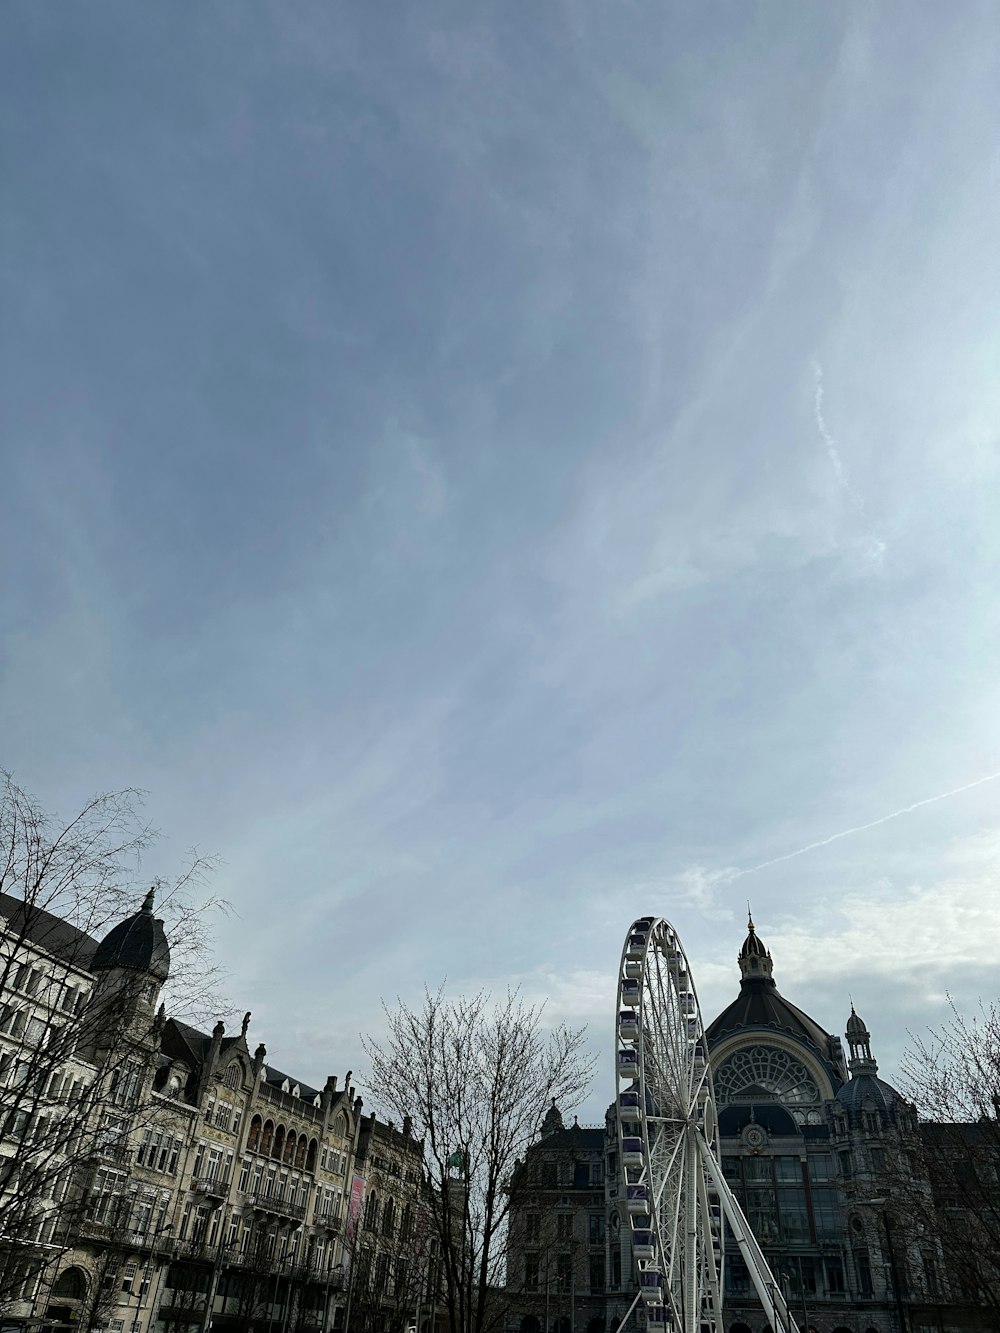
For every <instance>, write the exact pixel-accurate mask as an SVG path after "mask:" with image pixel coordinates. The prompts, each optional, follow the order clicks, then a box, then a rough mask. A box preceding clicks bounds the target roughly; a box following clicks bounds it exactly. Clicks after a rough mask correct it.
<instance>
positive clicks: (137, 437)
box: [0, 0, 1000, 1121]
mask: <svg viewBox="0 0 1000 1333" xmlns="http://www.w3.org/2000/svg"><path fill="white" fill-rule="evenodd" d="M998 124H1000V10H998V9H997V6H996V5H995V4H992V3H990V2H989V0H986V2H985V3H975V2H974V0H961V3H958V4H955V5H939V4H922V5H913V4H911V3H905V2H904V0H899V3H864V4H860V3H858V4H851V3H845V4H841V5H826V6H820V5H802V4H795V3H792V2H791V0H786V2H785V3H766V2H764V3H758V4H748V3H745V2H744V0H739V2H736V0H733V2H732V3H722V2H720V0H706V3H702V4H698V5H688V4H682V3H663V2H662V0H655V2H654V0H648V2H646V0H622V3H618V4H615V5H606V4H603V3H598V0H550V3H545V4H535V5H510V4H504V3H486V2H482V3H480V2H479V0H462V3H458V2H457V0H426V3H422V4H420V5H411V4H404V3H400V2H399V0H387V2H386V3H384V4H378V5H371V4H366V3H361V2H359V0H347V3H344V4H338V5H332V4H330V3H328V0H316V2H315V3H313V2H312V0H288V2H282V3H277V2H276V0H274V2H272V3H263V2H262V0H244V2H243V3H241V4H239V5H233V4H227V3H221V2H220V0H198V3H192V2H191V0H173V2H172V3H170V4H160V5H141V6H137V5H135V4H133V3H131V2H130V0H122V2H118V0H87V2H86V3H80V4H75V5H65V4H62V3H55V0H7V2H6V3H5V4H4V5H3V6H2V9H0V152H2V161H3V171H2V180H3V184H2V187H0V189H2V193H0V414H2V415H0V503H2V514H3V523H2V525H0V559H2V569H3V577H2V580H0V624H2V626H3V631H2V635H0V765H2V766H3V767H6V768H7V769H9V770H11V771H12V772H13V774H14V776H15V778H16V779H17V780H18V781H19V782H20V783H21V784H22V785H23V786H25V787H27V788H28V789H29V790H31V791H32V792H33V793H34V794H35V795H36V796H37V797H38V798H39V799H40V800H41V801H42V803H43V804H44V805H45V806H47V807H48V808H50V809H52V810H54V811H57V812H59V813H61V814H63V815H65V816H68V815H70V814H71V813H73V812H74V811H75V810H76V809H78V808H79V806H80V805H81V804H82V803H83V801H84V800H85V799H86V798H87V797H88V796H89V795H91V794H92V793H93V792H95V791H101V790H107V789H115V788H120V787H126V786H136V787H141V788H143V789H144V790H145V791H146V793H147V797H146V811H147V814H148V816H149V818H150V819H151V821H152V822H153V823H154V824H155V825H156V826H157V827H158V828H159V829H161V830H162V835H163V836H162V838H161V839H160V841H159V843H158V844H157V846H156V848H155V849H154V851H153V852H152V853H151V854H149V855H147V857H146V859H145V861H144V864H143V866H142V868H141V874H140V879H142V878H143V877H146V878H151V877H154V876H162V877H164V878H166V879H169V878H171V877H172V876H174V875H176V874H177V873H179V871H180V870H181V869H182V867H183V865H184V863H185V857H186V855H187V853H188V849H189V848H192V847H195V848H197V849H199V851H201V852H202V853H208V854H214V855H215V856H217V857H218V859H219V868H218V869H217V871H216V873H215V875H214V877H213V880H212V889H213V890H214V891H215V892H217V893H220V894H222V895H223V896H224V897H226V898H228V899H229V900H230V901H231V902H232V904H233V908H234V913H233V915H232V916H231V917H230V918H229V919H228V920H226V921H224V922H223V923H222V924H221V927H220V929H219V932H218V941H217V952H218V955H219V957H220V960H221V961H222V962H223V963H224V965H225V966H226V967H227V968H228V969H229V973H230V978H229V983H228V992H229V995H230V997H231V999H232V1003H233V1007H234V1010H235V1011H237V1012H238V1013H239V1012H242V1011H243V1010H244V1009H251V1010H252V1011H253V1025H252V1027H251V1032H250V1038H251V1044H253V1043H254V1041H255V1040H263V1041H264V1042H265V1043H266V1044H267V1046H268V1051H269V1059H271V1060H272V1061H273V1062H274V1063H275V1064H277V1065H278V1066H279V1067H282V1068H285V1069H290V1070H292V1071H293V1072H294V1073H296V1074H297V1075H298V1076H300V1077H301V1078H303V1079H311V1080H313V1081H315V1082H319V1083H321V1082H322V1080H323V1079H324V1078H325V1077H326V1075H327V1074H328V1073H330V1072H337V1073H342V1072H343V1071H345V1070H346V1069H348V1068H352V1069H354V1070H355V1071H356V1072H357V1073H360V1074H363V1069H364V1057H363V1053H362V1051H361V1049H360V1041H359V1035H358V1034H359V1033H360V1032H362V1031H375V1032H376V1033H377V1032H378V1031H379V1030H380V1023H381V1018H380V1002H381V1000H382V999H385V1000H386V1001H387V1002H389V1003H390V1004H391V1003H393V1002H394V1001H395V998H396V997H397V996H399V997H402V998H403V999H404V1000H406V1001H408V1002H415V1001H419V998H420V995H421V990H422V987H423V986H424V985H425V984H427V985H429V986H431V987H432V988H434V987H436V986H437V985H438V984H439V983H441V982H442V980H444V979H447V985H448V988H449V989H451V990H454V991H466V992H468V991H470V990H473V989H476V988H479V987H480V986H486V987H489V988H491V989H493V990H495V991H496V990H500V991H502V990H504V989H505V988H506V987H507V986H508V985H517V986H520V987H521V988H522V992H523V994H524V995H525V996H526V997H527V998H528V999H529V1000H531V1001H533V1002H534V1001H536V1000H537V1001H540V1000H541V999H543V998H545V997H547V999H548V1004H547V1009H546V1014H547V1016H548V1018H549V1019H552V1020H560V1021H567V1022H570V1023H573V1024H576V1025H579V1024H584V1023H586V1024H588V1025H589V1032H590V1039H591V1043H592V1049H593V1050H594V1052H595V1055H596V1056H597V1057H598V1060H599V1070H600V1077H599V1080H598V1082H597V1084H596V1086H595V1089H594V1092H593V1094H592V1096H591V1097H590V1098H589V1100H588V1101H587V1103H586V1104H585V1106H584V1107H582V1108H581V1112H580V1114H581V1119H586V1120H588V1121H596V1120H598V1119H599V1118H600V1117H601V1116H602V1114H603V1107H604V1105H605V1104H606V1103H607V1101H608V1100H609V1099H610V1097H611V1096H612V1095H613V1089H612V1087H611V1082H610V1072H609V1071H610V1067H611V1064H610V1060H611V1056H610V1052H611V1046H612V1020H613V1013H614V1008H615V981H616V976H617V968H618V958H619V952H620V949H621V943H622V939H623V937H624V934H625V932H626V929H627V927H628V925H629V923H630V922H631V920H632V919H633V918H634V917H635V916H637V915H640V914H646V913H653V914H656V915H663V916H666V917H667V918H668V919H669V920H670V921H671V922H672V923H673V924H674V925H675V927H676V928H677V930H678V931H679V933H680V935H681V938H682V940H683V941H684V944H685V947H686V950H687V952H688V954H689V956H690V959H691V962H692V967H693V971H694V976H695V980H696V983H697V986H698V990H699V995H700V998H701V1004H702V1009H703V1011H704V1013H705V1018H706V1021H707V1020H708V1019H709V1018H710V1017H712V1016H714V1014H715V1013H717V1012H718V1011H719V1010H720V1009H721V1008H722V1007H723V1006H724V1005H725V1004H727V1003H728V1002H729V1000H730V999H731V998H732V997H733V995H734V994H735V992H736V988H737V985H738V972H737V968H736V961H735V960H736V954H737V951H738V949H739V946H740V944H741V942H742V939H743V937H744V934H745V929H746V912H747V905H748V902H749V903H750V904H751V905H752V909H753V913H754V918H755V921H756V923H757V926H758V930H759V933H760V934H761V936H762V938H763V939H764V940H765V942H766V943H767V944H768V946H769V947H770V949H771V951H772V954H773V957H774V968H775V979H776V981H777V983H778V986H779V988H780V989H781V990H782V992H783V993H784V994H786V995H787V996H788V997H789V998H790V999H792V1000H793V1001H794V1002H795V1003H797V1004H799V1005H800V1007H802V1008H804V1009H806V1010H807V1011H808V1012H809V1013H811V1014H812V1015H813V1016H814V1017H815V1018H816V1019H817V1021H819V1022H820V1023H822V1024H823V1025H824V1026H825V1027H826V1028H828V1029H829V1030H830V1031H833V1032H838V1033H842V1032H843V1029H844V1023H845V1021H846V1018H847V1015H848V1013H849V1010H850V998H849V997H853V1000H854V1003H855V1005H856V1006H857V1008H858V1011H859V1012H860V1013H861V1014H862V1015H863V1016H864V1017H865V1019H866V1020H867V1022H868V1024H869V1026H870V1028H871V1030H872V1039H873V1048H874V1052H875V1054H876V1056H877V1057H878V1058H879V1061H880V1069H881V1072H882V1073H883V1074H884V1075H885V1076H887V1077H889V1078H890V1079H891V1078H893V1077H894V1075H895V1071H896V1070H897V1069H898V1066H899V1060H900V1056H901V1053H902V1051H903V1049H904V1047H905V1045H906V1044H907V1040H908V1037H907V1033H908V1032H913V1033H919V1032H923V1031H925V1030H926V1029H927V1027H928V1026H933V1025H935V1024H938V1023H940V1022H941V1021H942V1020H943V1019H944V1018H945V1017H946V1016H947V1012H948V996H949V995H951V996H953V997H954V1000H955V1002H956V1003H957V1004H958V1006H959V1007H960V1008H962V1009H964V1010H966V1011H971V1010H973V1009H974V1008H975V1006H976V1005H977V1003H978V1002H979V1000H980V999H983V1000H986V1001H989V1000H991V999H992V998H994V997H995V996H996V994H997V990H998V985H997V977H998V971H997V957H998V954H1000V894H998V893H997V879H998V872H1000V707H998V704H1000V670H998V667H1000V615H998V605H1000V603H998V598H997V588H998V580H1000V524H998V521H997V520H998V513H1000V450H998V444H1000V377H998V375H997V370H998V367H1000V319H998V314H997V312H998V311H1000V246H998V245H997V240H996V238H997V234H998V231H1000V223H998V211H1000V136H998V132H997V131H998ZM984 779H986V780H984ZM972 784H976V785H972ZM960 788H965V790H958V789H960ZM946 793H952V794H948V795H946ZM938 796H940V797H941V799H940V800H937V799H933V798H936V797H938ZM914 807H915V808H914ZM897 812H903V813H899V814H898V816H897ZM889 816H896V817H892V818H889ZM848 830H851V831H850V832H848ZM840 833H844V835H845V836H843V837H839V836H836V835H838V834H840ZM803 849H808V850H803ZM799 852H801V854H796V853H799Z"/></svg>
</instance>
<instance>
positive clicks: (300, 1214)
mask: <svg viewBox="0 0 1000 1333" xmlns="http://www.w3.org/2000/svg"><path fill="white" fill-rule="evenodd" d="M246 1199H247V1202H248V1203H249V1204H250V1206H251V1207H252V1208H256V1209H257V1210H258V1211H260V1212H262V1213H274V1214H276V1215H277V1216H278V1217H288V1218H291V1219H292V1220H293V1221H295V1222H302V1221H304V1220H305V1215H306V1210H305V1208H304V1207H303V1206H302V1205H301V1204H297V1203H292V1201H291V1200H290V1199H279V1198H278V1197H277V1196H276V1195H274V1194H267V1193H265V1192H264V1190H263V1189H262V1188H258V1189H249V1190H247V1191H246Z"/></svg>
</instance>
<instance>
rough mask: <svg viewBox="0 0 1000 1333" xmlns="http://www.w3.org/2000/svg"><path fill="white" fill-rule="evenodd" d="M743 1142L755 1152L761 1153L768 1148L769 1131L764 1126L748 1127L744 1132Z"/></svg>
mask: <svg viewBox="0 0 1000 1333" xmlns="http://www.w3.org/2000/svg"><path fill="white" fill-rule="evenodd" d="M743 1142H744V1144H745V1145H746V1147H748V1148H750V1149H752V1150H753V1152H760V1150H761V1148H764V1147H766V1146H767V1130H766V1129H765V1128H764V1127H763V1125H747V1127H746V1129H745V1130H744V1131H743Z"/></svg>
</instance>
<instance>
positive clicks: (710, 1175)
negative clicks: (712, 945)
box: [615, 916, 797, 1333]
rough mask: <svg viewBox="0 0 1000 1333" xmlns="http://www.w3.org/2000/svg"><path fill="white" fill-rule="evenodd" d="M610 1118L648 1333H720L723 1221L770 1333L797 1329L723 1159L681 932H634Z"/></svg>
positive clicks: (645, 927) (653, 921) (646, 928)
mask: <svg viewBox="0 0 1000 1333" xmlns="http://www.w3.org/2000/svg"><path fill="white" fill-rule="evenodd" d="M617 1001H618V1003H617V1008H616V1023H615V1041H616V1052H617V1053H616V1075H617V1089H616V1091H617V1097H616V1107H617V1118H618V1133H619V1140H620V1150H621V1164H622V1169H623V1173H624V1177H625V1201H624V1211H625V1214H626V1216H627V1218H628V1222H629V1228H630V1239H631V1246H632V1257H633V1261H634V1263H635V1267H636V1279H637V1285H638V1288H639V1292H638V1296H637V1297H636V1301H635V1302H634V1303H633V1304H634V1305H635V1304H639V1305H640V1308H641V1309H642V1310H643V1312H644V1314H645V1323H646V1325H647V1327H648V1328H649V1330H650V1331H651V1333H668V1331H669V1333H723V1326H722V1290H723V1229H722V1219H723V1215H725V1217H726V1219H727V1221H728V1222H729V1227H730V1231H731V1233H732V1236H733V1238H734V1239H735V1240H736V1242H737V1245H738V1247H739V1249H740V1252H741V1253H742V1255H743V1257H744V1260H745V1261H746V1263H747V1267H748V1269H749V1271H750V1276H751V1279H752V1281H753V1283H754V1285H755V1287H756V1288H757V1291H758V1294H759V1296H760V1298H761V1302H762V1304H763V1305H764V1308H765V1310H766V1311H767V1313H768V1314H769V1315H770V1317H771V1327H772V1328H773V1329H774V1330H775V1331H776V1333H797V1330H796V1325H795V1322H794V1320H793V1319H792V1317H791V1314H790V1312H789V1311H788V1308H787V1305H786V1304H785V1301H784V1298H783V1297H782V1295H781V1293H780V1289H778V1287H777V1284H776V1283H775V1282H774V1279H773V1276H772V1274H771V1272H770V1269H769V1268H768V1266H767V1263H766V1261H765V1259H764V1256H763V1254H762V1252H761V1250H760V1247H759V1245H758V1244H757V1242H756V1239H755V1238H754V1236H753V1233H752V1232H751V1230H750V1227H749V1225H748V1223H747V1221H746V1218H745V1217H744V1216H743V1213H742V1210H741V1209H740V1206H739V1203H738V1202H737V1200H736V1198H735V1197H734V1196H733V1194H732V1191H731V1190H730V1188H729V1186H728V1184H727V1183H726V1180H725V1178H724V1176H723V1174H722V1169H721V1166H720V1163H719V1157H718V1122H717V1119H716V1113H715V1098H714V1095H713V1091H712V1073H711V1066H710V1062H709V1056H708V1044H707V1041H706V1037H705V1027H704V1024H703V1022H702V1018H701V1010H700V1008H699V1006H698V997H697V993H696V991H695V987H694V982H693V980H692V977H691V969H690V967H689V965H688V961H687V957H686V955H685V953H684V949H683V946H682V944H681V941H680V938H679V936H678V935H677V932H676V931H675V930H674V928H673V927H672V926H671V925H670V923H669V921H667V920H665V919H664V918H663V917H652V916H644V917H639V918H638V919H637V920H636V921H635V922H633V924H632V926H631V927H630V929H629V932H628V934H627V935H626V937H625V944H624V947H623V949H622V956H621V963H620V965H619V974H618V994H617Z"/></svg>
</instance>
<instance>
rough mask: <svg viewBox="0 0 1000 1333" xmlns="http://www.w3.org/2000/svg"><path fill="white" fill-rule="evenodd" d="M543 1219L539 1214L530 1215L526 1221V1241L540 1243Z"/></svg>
mask: <svg viewBox="0 0 1000 1333" xmlns="http://www.w3.org/2000/svg"><path fill="white" fill-rule="evenodd" d="M541 1229H542V1219H541V1217H540V1216H539V1215H538V1213H528V1215H527V1217H526V1218H525V1219H524V1239H525V1240H527V1241H535V1242H537V1241H538V1238H539V1236H540V1235H541Z"/></svg>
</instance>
